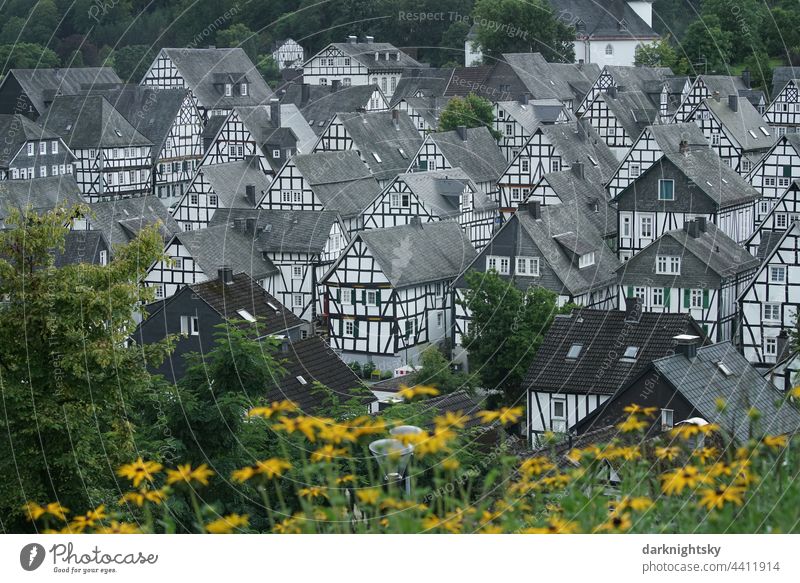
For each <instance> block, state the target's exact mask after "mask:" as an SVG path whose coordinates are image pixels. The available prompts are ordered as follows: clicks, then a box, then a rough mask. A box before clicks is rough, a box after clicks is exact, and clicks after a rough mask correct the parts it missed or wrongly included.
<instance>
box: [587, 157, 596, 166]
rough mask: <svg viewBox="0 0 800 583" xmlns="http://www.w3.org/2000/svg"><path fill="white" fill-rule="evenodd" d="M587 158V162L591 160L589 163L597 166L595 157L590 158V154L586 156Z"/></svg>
mask: <svg viewBox="0 0 800 583" xmlns="http://www.w3.org/2000/svg"><path fill="white" fill-rule="evenodd" d="M587 158H589V162H591V163H592V166H597V160H595V159H594V158H592V157H591V156H587Z"/></svg>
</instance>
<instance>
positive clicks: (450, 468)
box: [442, 457, 461, 472]
mask: <svg viewBox="0 0 800 583" xmlns="http://www.w3.org/2000/svg"><path fill="white" fill-rule="evenodd" d="M460 465H461V464H460V463H459V461H458V460H457V459H456V458H454V457H449V458H447V459H446V460H444V461H443V462H442V469H443V470H445V471H447V472H455V471H456V470H457V469H458V467H459V466H460Z"/></svg>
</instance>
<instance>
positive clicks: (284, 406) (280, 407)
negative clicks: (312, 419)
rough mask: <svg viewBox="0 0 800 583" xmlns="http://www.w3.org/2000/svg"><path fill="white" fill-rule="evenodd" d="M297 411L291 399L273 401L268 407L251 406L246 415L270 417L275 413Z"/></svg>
mask: <svg viewBox="0 0 800 583" xmlns="http://www.w3.org/2000/svg"><path fill="white" fill-rule="evenodd" d="M293 411H297V405H295V404H294V403H292V402H291V401H280V402H278V401H273V402H272V405H269V406H268V407H253V408H252V409H250V411H248V412H247V416H248V417H263V418H264V419H269V418H271V417H272V416H273V415H274V414H275V413H291V412H293Z"/></svg>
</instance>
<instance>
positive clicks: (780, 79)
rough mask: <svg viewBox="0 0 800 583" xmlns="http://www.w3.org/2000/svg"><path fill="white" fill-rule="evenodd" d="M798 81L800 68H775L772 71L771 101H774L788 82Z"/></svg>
mask: <svg viewBox="0 0 800 583" xmlns="http://www.w3.org/2000/svg"><path fill="white" fill-rule="evenodd" d="M795 79H800V67H775V68H774V69H772V94H771V97H772V99H775V98H776V97H777V96H778V95H779V94H780V92H781V91H783V88H784V87H786V84H787V83H788V82H789V81H793V80H795Z"/></svg>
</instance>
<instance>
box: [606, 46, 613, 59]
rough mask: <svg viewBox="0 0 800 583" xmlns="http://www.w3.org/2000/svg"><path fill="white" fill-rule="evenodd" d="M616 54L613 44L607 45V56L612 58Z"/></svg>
mask: <svg viewBox="0 0 800 583" xmlns="http://www.w3.org/2000/svg"><path fill="white" fill-rule="evenodd" d="M613 54H614V45H612V44H611V43H609V44H607V45H606V55H608V56H611V55H613Z"/></svg>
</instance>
